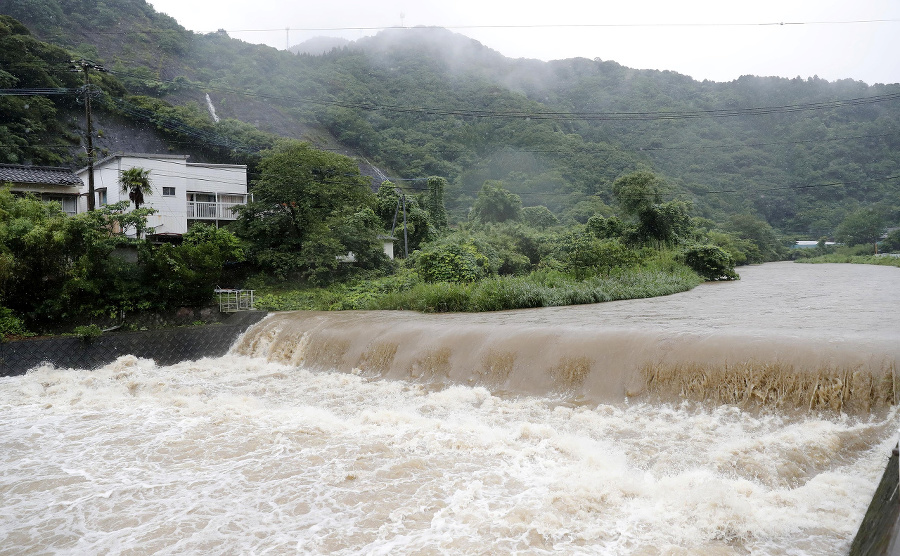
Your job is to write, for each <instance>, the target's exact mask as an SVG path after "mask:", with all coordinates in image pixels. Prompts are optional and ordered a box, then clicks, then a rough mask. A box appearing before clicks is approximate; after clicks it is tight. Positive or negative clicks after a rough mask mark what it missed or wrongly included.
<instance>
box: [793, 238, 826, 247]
mask: <svg viewBox="0 0 900 556" xmlns="http://www.w3.org/2000/svg"><path fill="white" fill-rule="evenodd" d="M818 245H819V242H818V241H813V240H806V239H803V240H800V241H798V242H796V243H795V244H794V249H810V248H812V247H818ZM835 245H837V244H836V243H835V242H833V241H826V242H825V247H834V246H835Z"/></svg>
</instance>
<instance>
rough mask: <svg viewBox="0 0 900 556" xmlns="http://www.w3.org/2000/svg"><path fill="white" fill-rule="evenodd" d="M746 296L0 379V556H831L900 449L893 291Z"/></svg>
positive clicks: (289, 337)
mask: <svg viewBox="0 0 900 556" xmlns="http://www.w3.org/2000/svg"><path fill="white" fill-rule="evenodd" d="M741 276H742V280H740V281H738V282H732V283H717V284H707V285H703V286H700V287H698V288H696V289H695V290H693V291H691V292H686V293H683V294H678V295H673V296H668V297H665V298H656V299H647V300H632V301H623V302H614V303H606V304H599V305H591V306H580V307H563V308H545V309H537V310H527V311H509V312H500V313H491V314H477V315H418V314H413V313H407V312H347V313H328V314H325V313H300V314H279V315H274V316H271V317H270V318H269V319H266V320H265V321H263V322H262V323H261V324H260V325H258V326H257V327H255V328H254V329H252V330H251V331H250V332H248V334H247V335H245V337H244V338H243V339H242V340H241V341H240V342H239V343H238V344H237V345H236V347H235V349H234V350H233V352H232V354H230V355H228V356H226V357H222V358H216V359H203V360H200V361H196V362H185V363H181V364H178V365H172V366H166V367H160V366H156V365H155V364H154V363H153V362H152V361H150V360H140V359H136V358H134V357H130V356H125V357H122V358H120V359H119V360H118V361H116V362H115V363H112V364H110V365H108V366H106V367H103V368H101V369H97V370H94V371H82V370H71V369H54V368H49V367H44V368H39V369H35V370H33V371H31V372H29V373H28V374H27V375H25V376H21V377H10V378H0V501H2V504H0V554H4V555H5V554H506V553H519V554H551V553H560V554H611V555H616V554H637V555H657V554H685V555H687V554H709V555H726V554H804V555H805V554H811V555H815V554H821V555H832V554H840V553H844V552H846V551H847V549H848V548H849V545H850V542H851V541H852V539H853V535H854V534H855V532H856V529H857V527H858V526H859V523H860V521H861V519H862V516H863V514H864V512H865V509H866V507H867V506H868V503H869V501H870V499H871V496H872V493H873V492H874V489H875V486H876V484H877V482H878V480H879V479H880V476H881V473H882V472H883V469H884V464H885V462H886V460H887V455H888V454H889V452H890V449H891V447H893V445H894V444H895V443H896V441H897V423H898V419H897V413H896V411H895V409H894V408H893V407H892V405H891V403H884V402H885V399H886V398H885V397H884V396H888V397H889V398H893V396H895V395H896V394H895V392H894V390H890V388H894V386H893V381H894V377H893V374H894V372H895V369H896V364H897V362H898V360H900V353H898V347H897V346H898V339H900V337H898V330H900V306H898V302H897V300H896V299H897V298H896V292H898V291H900V269H896V268H888V267H874V266H857V265H799V264H791V263H777V264H768V265H763V266H758V267H750V268H744V269H741ZM648 369H650V370H649V371H648ZM698 369H699V371H698ZM760 369H766V370H767V371H766V372H768V373H769V375H768V378H766V380H769V381H770V382H766V383H765V384H766V388H768V389H769V390H767V391H766V393H765V395H762V396H761V395H760V394H759V389H760V387H759V386H758V385H757V386H756V387H755V389H751V390H753V391H752V392H750V393H749V394H748V397H747V398H746V400H745V401H743V402H740V403H724V402H720V401H717V400H719V399H720V398H714V397H706V398H702V397H701V399H692V398H690V396H686V394H687V393H690V392H691V391H697V392H699V391H701V390H691V389H690V388H689V387H688V386H690V384H694V385H695V386H696V384H697V380H698V379H697V376H698V375H697V374H696V373H697V372H701V374H702V377H703V381H704V382H703V385H702V388H707V389H708V391H709V392H713V391H717V392H719V393H718V394H716V396H721V395H722V394H721V392H720V390H722V389H721V388H719V387H718V386H717V385H716V384H712V383H713V382H715V381H717V380H720V381H723V382H728V381H729V380H731V378H733V377H735V376H737V377H739V378H740V379H741V381H742V383H743V384H749V383H750V382H752V381H753V380H757V378H756V377H758V376H759V375H760V374H761V371H760ZM654 373H655V374H654ZM666 373H668V374H666ZM691 373H694V374H691ZM716 373H719V374H716ZM779 373H781V374H783V375H784V376H780V377H776V378H777V379H778V380H776V382H771V381H772V380H774V379H773V378H772V376H774V375H778V374H779ZM763 374H764V373H763ZM863 375H864V376H866V377H869V378H868V379H867V380H869V381H870V382H871V381H872V380H875V381H876V382H878V381H880V382H878V384H877V385H876V386H877V388H881V387H882V386H884V384H887V385H888V386H887V387H888V388H889V390H888V391H882V390H878V389H877V388H876V386H871V387H869V386H867V388H870V389H869V390H866V394H865V395H861V394H860V393H859V391H860V390H861V388H859V387H858V383H857V382H853V383H852V384H853V385H854V386H853V387H848V384H850V383H851V382H850V381H851V380H853V381H858V380H860V378H859V377H860V376H863ZM664 376H665V377H669V378H671V377H676V378H677V379H679V380H683V381H684V380H688V379H689V380H692V381H694V382H691V383H690V384H688V382H682V383H680V384H681V386H679V387H678V388H676V389H675V390H671V389H670V390H665V389H662V390H654V388H655V387H656V385H658V384H659V383H660V382H661V381H662V380H663V378H662V377H664ZM685 377H688V378H687V379H686V378H685ZM809 377H814V378H815V380H814V381H813V382H809V381H808V380H806V379H807V378H809ZM873 377H874V378H873ZM788 378H790V380H787V379H788ZM672 380H675V379H672ZM805 380H806V382H804V381H805ZM778 381H780V382H778ZM835 381H837V382H835ZM841 381H843V382H841ZM838 382H840V383H841V385H839V386H838V387H837V388H836V389H832V390H828V392H831V394H829V395H830V396H831V397H828V396H826V395H825V394H826V393H827V392H825V390H823V388H824V387H825V385H834V384H837V383H838ZM776 383H777V384H776ZM729 384H731V383H729ZM773 384H774V386H773ZM867 384H868V383H867ZM872 384H875V383H872ZM685 385H688V386H685ZM829 387H830V386H829ZM717 388H718V390H717ZM792 388H793V389H794V390H795V391H796V392H800V394H802V395H800V394H797V395H794V394H792V390H791V389H792ZM803 388H806V390H802V389H803ZM733 389H734V387H733V386H728V388H726V390H733ZM776 390H777V392H778V395H777V396H776V395H774V394H772V392H774V391H776ZM796 392H795V393H796ZM810 392H811V393H812V397H810ZM835 392H837V394H835ZM884 392H888V393H887V394H885V393H884ZM685 396H686V397H687V399H685ZM854 396H855V397H854ZM835 400H838V401H839V402H840V403H839V404H838V405H834V404H835V403H836V402H835ZM751 402H753V403H751ZM829 404H831V405H829ZM810 408H812V409H810ZM848 408H851V409H852V410H850V409H848Z"/></svg>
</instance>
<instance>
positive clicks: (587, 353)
mask: <svg viewBox="0 0 900 556" xmlns="http://www.w3.org/2000/svg"><path fill="white" fill-rule="evenodd" d="M603 310H604V308H602V307H601V306H596V308H594V309H593V311H595V312H597V316H601V315H602V313H603ZM569 311H570V313H571V312H575V313H577V312H580V313H581V314H582V315H583V316H582V317H581V318H579V316H578V315H572V314H569V315H566V316H565V317H564V318H555V316H560V317H562V316H563V315H562V313H561V312H560V311H559V310H552V309H551V310H543V312H542V311H512V312H505V313H497V314H491V315H422V314H418V313H411V312H342V313H333V312H332V313H325V312H293V313H279V314H275V315H271V316H270V317H268V318H267V319H266V320H264V321H263V322H262V323H260V324H258V325H256V326H255V327H254V328H253V329H251V330H250V331H249V332H248V333H247V334H246V335H245V336H244V337H243V338H241V340H240V341H239V342H238V343H237V344H236V346H235V347H234V351H235V352H236V353H239V354H243V355H249V356H254V357H264V358H267V359H269V360H270V361H273V362H278V363H283V364H286V365H291V366H298V367H304V368H309V369H319V370H338V371H343V372H354V373H363V374H365V375H368V376H377V377H382V378H387V379H402V380H412V381H418V382H424V383H427V384H429V385H432V386H434V387H442V386H448V385H451V384H459V385H468V386H483V387H485V388H487V389H488V390H489V391H491V392H493V393H499V394H511V395H548V394H549V395H557V396H560V397H564V398H566V399H569V400H572V401H576V402H579V403H615V402H621V401H623V400H634V401H649V402H655V401H678V400H682V399H687V400H693V401H704V402H711V403H715V404H733V405H738V406H743V407H769V408H775V409H783V410H805V411H820V410H828V411H835V412H845V413H860V412H870V411H875V410H882V409H885V408H887V407H889V406H890V405H892V404H894V402H895V400H896V398H897V391H896V389H897V377H896V371H897V369H896V366H897V360H898V357H897V351H896V347H895V346H894V345H880V346H879V345H874V346H873V345H868V346H860V345H859V344H858V343H856V342H843V341H835V339H834V338H827V337H819V338H815V337H813V338H809V337H807V338H798V337H785V336H782V335H779V334H777V333H775V334H772V335H768V336H766V335H758V334H756V335H754V334H749V333H745V334H741V333H736V332H728V331H722V332H714V331H696V332H690V331H673V330H669V329H665V328H659V327H657V328H653V327H650V326H643V327H634V328H629V327H622V326H610V325H609V324H608V323H605V322H602V319H597V318H594V319H592V318H590V313H589V311H590V310H585V309H582V310H581V311H579V310H578V309H573V308H569ZM598 320H600V321H601V322H597V321H598Z"/></svg>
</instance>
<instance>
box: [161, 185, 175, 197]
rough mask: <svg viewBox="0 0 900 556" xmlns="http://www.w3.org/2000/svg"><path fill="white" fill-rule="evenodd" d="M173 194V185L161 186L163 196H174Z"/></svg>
mask: <svg viewBox="0 0 900 556" xmlns="http://www.w3.org/2000/svg"><path fill="white" fill-rule="evenodd" d="M174 196H175V188H174V187H163V197H174Z"/></svg>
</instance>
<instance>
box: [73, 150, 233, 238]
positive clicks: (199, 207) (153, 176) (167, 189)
mask: <svg viewBox="0 0 900 556" xmlns="http://www.w3.org/2000/svg"><path fill="white" fill-rule="evenodd" d="M131 168H142V169H144V170H149V171H150V175H149V177H150V188H151V190H152V193H150V194H149V195H145V196H144V204H143V205H141V206H143V207H146V208H154V209H156V211H157V212H156V214H153V215H151V216H150V217H149V218H148V219H147V226H148V227H150V228H153V229H154V232H153V233H156V234H167V235H168V234H183V233H185V232H187V230H188V228H189V227H190V226H191V225H192V224H193V223H195V222H207V223H210V224H215V225H216V226H219V225H222V224H227V223H228V222H231V221H234V220H237V214H235V212H234V211H233V210H232V209H233V207H235V206H238V205H245V204H247V199H248V194H247V166H246V165H244V164H204V163H195V162H188V156H187V155H172V154H114V155H111V156H108V157H106V158H104V159H101V160H98V161H97V162H96V163H95V164H94V194H95V195H96V198H95V206H96V207H101V206H103V205H107V204H114V203H118V202H119V201H128V193H123V192H122V186H121V185H120V184H119V176H121V175H122V172H123V171H125V170H129V169H131ZM76 174H77V175H78V177H79V178H81V181H82V182H83V183H82V186H81V194H82V197H81V198H80V199H79V207H78V212H83V211H85V210H87V193H88V169H87V168H82V169H81V170H78V171H77V172H76Z"/></svg>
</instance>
